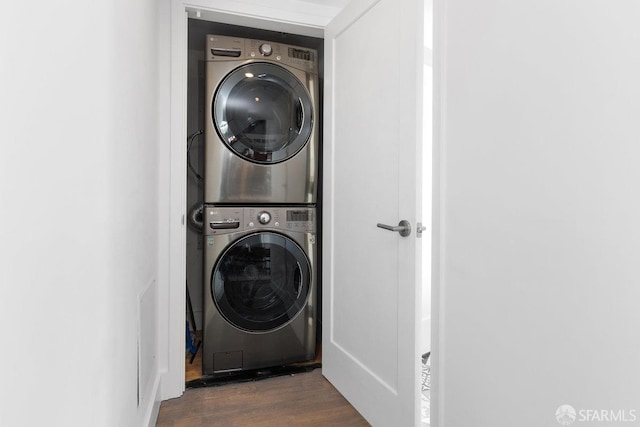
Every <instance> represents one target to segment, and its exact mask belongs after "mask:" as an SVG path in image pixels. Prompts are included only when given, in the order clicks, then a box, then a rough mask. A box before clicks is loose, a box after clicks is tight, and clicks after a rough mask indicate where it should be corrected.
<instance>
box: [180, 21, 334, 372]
mask: <svg viewBox="0 0 640 427" xmlns="http://www.w3.org/2000/svg"><path fill="white" fill-rule="evenodd" d="M322 55H323V40H322V39H319V38H314V37H308V36H300V35H292V34H285V33H280V32H274V31H268V30H258V29H252V28H247V27H241V26H236V25H230V24H221V23H215V22H210V21H204V20H198V19H189V20H188V64H187V76H188V84H187V86H188V89H187V90H188V93H187V133H188V137H187V141H186V144H185V148H186V150H187V156H186V158H187V166H188V167H187V177H186V182H187V200H186V209H185V212H187V213H188V214H187V220H188V227H187V238H186V277H187V307H186V311H187V328H186V332H187V339H186V341H187V358H186V361H185V366H186V381H187V383H189V381H194V380H195V381H200V382H202V381H215V380H217V379H223V380H225V381H227V380H233V378H234V375H237V374H242V375H247V374H248V375H252V374H253V373H255V372H256V370H262V371H261V372H263V371H264V369H270V368H272V367H273V368H277V369H280V370H282V369H287V368H283V366H284V367H290V369H292V370H296V369H313V368H315V367H318V366H319V362H320V358H321V356H320V355H321V351H320V348H321V346H320V338H321V301H322V295H321V286H320V283H321V282H320V271H321V268H320V267H321V264H320V262H321V260H320V253H321V247H322V246H321V238H320V236H321V226H320V224H321V221H320V220H321V206H322V185H321V178H322V177H321V170H322V162H321V129H322V126H321V123H322V117H321V112H322V108H321V105H322V99H321V94H322V70H323V63H322ZM292 364H295V366H294V365H292Z"/></svg>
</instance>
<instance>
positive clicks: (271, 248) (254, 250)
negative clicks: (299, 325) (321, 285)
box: [211, 232, 311, 332]
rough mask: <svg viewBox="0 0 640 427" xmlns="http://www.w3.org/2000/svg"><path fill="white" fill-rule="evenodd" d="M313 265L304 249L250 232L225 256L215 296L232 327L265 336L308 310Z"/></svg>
mask: <svg viewBox="0 0 640 427" xmlns="http://www.w3.org/2000/svg"><path fill="white" fill-rule="evenodd" d="M310 289H311V267H310V265H309V260H308V258H307V256H306V255H305V254H304V251H303V250H302V249H301V248H300V246H298V245H297V244H296V243H295V242H294V241H293V240H291V239H289V238H287V237H286V236H283V235H281V234H276V233H269V232H261V233H255V234H250V235H248V236H246V237H243V238H242V239H240V240H238V241H236V242H234V243H233V244H231V245H230V246H229V247H228V248H227V249H226V250H225V251H224V252H223V253H222V255H221V256H220V258H219V259H218V261H217V262H216V265H215V266H214V271H213V275H212V279H211V295H212V297H213V300H214V302H215V304H216V306H217V308H218V311H219V312H220V314H221V315H222V316H223V317H224V318H225V319H226V320H227V321H228V322H229V323H230V324H232V325H233V326H235V327H237V328H240V329H242V330H246V331H252V332H265V331H271V330H274V329H277V328H279V327H281V326H283V325H286V324H287V323H289V322H290V321H291V320H292V319H293V318H294V317H296V315H297V314H298V313H299V312H300V311H302V309H303V308H304V306H305V304H306V301H307V297H308V296H309V292H310Z"/></svg>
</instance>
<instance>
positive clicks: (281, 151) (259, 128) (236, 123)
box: [212, 62, 313, 164]
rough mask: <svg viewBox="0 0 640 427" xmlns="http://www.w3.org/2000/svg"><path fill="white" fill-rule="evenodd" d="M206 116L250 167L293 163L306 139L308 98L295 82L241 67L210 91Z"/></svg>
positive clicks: (280, 72) (271, 70)
mask: <svg viewBox="0 0 640 427" xmlns="http://www.w3.org/2000/svg"><path fill="white" fill-rule="evenodd" d="M212 111H213V113H212V114H213V117H212V119H213V123H214V125H215V128H216V130H217V131H218V134H219V135H220V138H222V141H223V142H224V143H225V144H226V145H227V147H229V149H231V150H232V151H233V152H235V153H236V154H238V155H239V156H241V157H243V158H245V159H247V160H250V161H252V162H256V163H263V164H272V163H279V162H282V161H285V160H287V159H289V158H291V157H293V156H294V155H295V154H296V153H297V152H298V151H300V150H301V149H302V147H304V145H305V144H306V143H307V141H308V140H309V136H310V135H311V128H312V123H313V103H312V102H311V98H310V96H309V92H307V89H306V88H305V87H304V86H303V85H302V83H301V82H300V80H298V79H297V78H296V76H294V75H293V74H291V73H290V72H289V71H287V70H285V69H284V68H282V67H279V66H277V65H273V64H269V63H263V62H258V63H252V64H247V65H243V66H242V67H239V68H236V69H235V70H234V71H232V72H231V73H229V75H227V77H225V79H224V80H223V81H222V83H221V84H220V86H219V87H218V90H217V91H216V94H215V96H214V99H213V108H212Z"/></svg>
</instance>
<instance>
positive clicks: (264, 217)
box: [258, 212, 271, 224]
mask: <svg viewBox="0 0 640 427" xmlns="http://www.w3.org/2000/svg"><path fill="white" fill-rule="evenodd" d="M258 221H259V222H260V224H269V221H271V215H270V214H269V212H260V213H259V214H258Z"/></svg>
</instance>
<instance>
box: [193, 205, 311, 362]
mask: <svg viewBox="0 0 640 427" xmlns="http://www.w3.org/2000/svg"><path fill="white" fill-rule="evenodd" d="M204 215H205V216H204V220H205V221H204V223H205V236H204V244H205V248H204V263H205V265H204V268H205V274H204V276H205V282H204V289H205V303H204V329H203V373H204V374H215V373H220V372H228V371H239V370H247V369H257V368H264V367H268V366H279V365H285V364H287V363H291V362H299V361H304V360H311V359H313V358H314V357H315V349H316V319H315V314H316V304H315V301H316V297H315V293H316V260H317V249H316V212H315V209H313V208H305V207H289V208H288V207H213V206H207V207H205V212H204Z"/></svg>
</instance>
